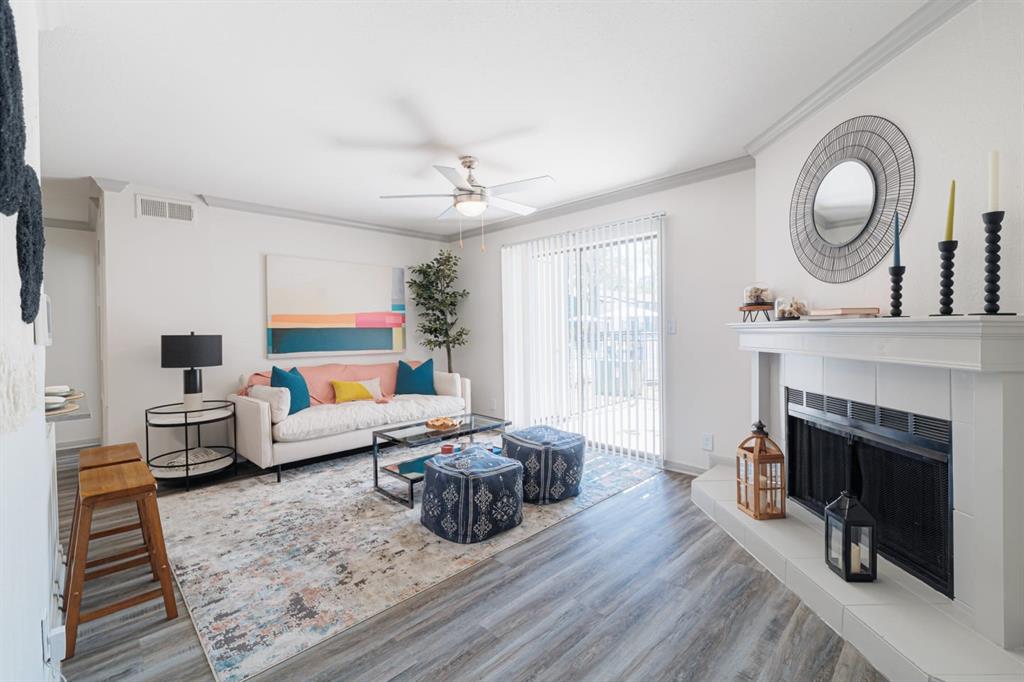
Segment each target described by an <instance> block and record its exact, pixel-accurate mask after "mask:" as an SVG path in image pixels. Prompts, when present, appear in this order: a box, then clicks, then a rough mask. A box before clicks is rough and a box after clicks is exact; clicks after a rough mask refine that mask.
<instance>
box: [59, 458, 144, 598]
mask: <svg viewBox="0 0 1024 682" xmlns="http://www.w3.org/2000/svg"><path fill="white" fill-rule="evenodd" d="M141 461H142V453H141V452H139V446H138V445H136V444H135V443H118V444H116V445H103V446H100V447H95V448H86V449H85V450H82V451H81V452H79V453H78V471H79V473H81V472H82V471H84V470H85V469H95V468H96V467H105V466H111V465H113V464H125V463H127V462H141ZM138 506H139V505H138V504H137V505H136V507H138ZM80 510H81V505H80V504H79V501H78V493H77V492H76V493H75V507H74V511H73V512H72V515H71V534H70V535H68V558H67V571H66V573H65V576H64V595H63V596H64V601H63V607H64V609H65V610H67V603H68V586H69V585H70V584H71V565H72V563H74V558H75V553H74V550H75V542H74V540H75V534H76V533H77V532H78V513H79V511H80ZM139 518H140V519H141V518H142V510H141V509H139ZM136 529H138V530H141V531H143V533H144V532H145V529H144V528H142V524H141V523H133V524H128V525H126V526H119V527H117V528H112V529H110V530H109V531H105V532H104V535H95V534H94V535H93V537H104V536H105V535H117V534H118V533H127V532H129V531H132V530H136ZM143 539H145V538H143ZM155 577H156V576H154V578H155Z"/></svg>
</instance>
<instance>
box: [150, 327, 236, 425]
mask: <svg viewBox="0 0 1024 682" xmlns="http://www.w3.org/2000/svg"><path fill="white" fill-rule="evenodd" d="M222 362H223V360H222V355H221V341H220V335H219V334H216V335H213V334H207V335H202V336H197V335H196V333H195V332H191V333H189V334H187V335H185V334H175V335H170V336H161V337H160V366H161V367H184V368H185V398H184V400H183V401H182V402H183V403H184V404H185V409H186V410H198V409H200V408H201V407H202V406H203V373H202V370H201V369H197V368H198V367H217V366H219V365H221V364H222Z"/></svg>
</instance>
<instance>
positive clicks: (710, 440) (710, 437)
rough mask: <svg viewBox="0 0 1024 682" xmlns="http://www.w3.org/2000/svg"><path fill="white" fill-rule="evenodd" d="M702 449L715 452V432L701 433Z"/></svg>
mask: <svg viewBox="0 0 1024 682" xmlns="http://www.w3.org/2000/svg"><path fill="white" fill-rule="evenodd" d="M700 449H701V450H705V451H707V452H713V451H714V449H715V434H713V433H702V434H700Z"/></svg>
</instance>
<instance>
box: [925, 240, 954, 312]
mask: <svg viewBox="0 0 1024 682" xmlns="http://www.w3.org/2000/svg"><path fill="white" fill-rule="evenodd" d="M957 244H959V242H958V241H957V240H955V239H950V240H943V241H941V242H939V258H941V259H942V262H941V263H940V264H939V268H940V273H939V314H938V315H931V317H946V316H949V315H952V314H953V256H954V255H956V247H957Z"/></svg>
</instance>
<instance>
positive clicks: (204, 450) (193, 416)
mask: <svg viewBox="0 0 1024 682" xmlns="http://www.w3.org/2000/svg"><path fill="white" fill-rule="evenodd" d="M226 420H231V426H230V428H231V442H232V443H235V442H237V441H236V436H237V435H238V434H237V426H236V424H235V404H234V403H233V402H231V401H230V400H204V401H203V406H202V407H201V408H199V409H196V410H187V409H185V405H184V404H183V403H168V404H166V405H157V406H156V407H151V408H149V409H147V410H146V464H148V465H149V468H150V470H151V471H152V472H153V477H154V478H157V479H160V480H180V479H185V489H186V490H188V489H189V488H190V486H191V484H192V478H194V477H196V476H207V475H210V474H215V473H218V472H220V471H224V470H225V469H227V468H228V467H230V466H234V467H235V470H236V471H237V469H238V451H237V450H235V447H234V445H203V435H202V427H203V426H206V425H208V424H216V423H218V422H222V421H226ZM193 426H194V427H196V428H195V443H194V444H193V443H191V441H190V440H189V429H190V428H191V427H193ZM150 428H154V429H174V428H180V429H184V432H185V447H184V448H179V449H177V450H169V451H167V452H161V453H159V454H156V455H150V453H149V430H150Z"/></svg>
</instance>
